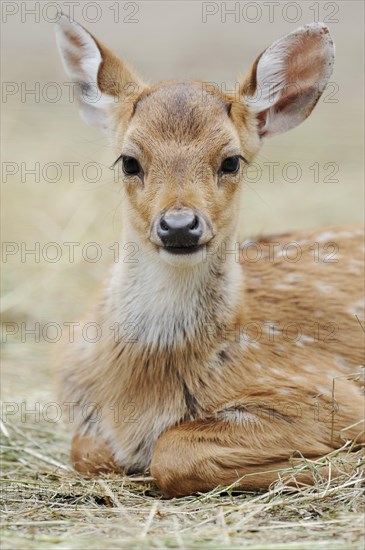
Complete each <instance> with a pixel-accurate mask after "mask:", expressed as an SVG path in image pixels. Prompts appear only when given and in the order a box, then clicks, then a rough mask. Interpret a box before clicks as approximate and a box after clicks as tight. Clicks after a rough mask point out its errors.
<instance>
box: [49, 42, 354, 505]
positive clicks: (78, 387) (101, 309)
mask: <svg viewBox="0 0 365 550" xmlns="http://www.w3.org/2000/svg"><path fill="white" fill-rule="evenodd" d="M98 46H99V48H100V50H101V52H102V55H103V59H104V62H103V65H102V67H103V70H102V71H101V72H100V73H99V86H100V88H101V89H102V91H103V92H107V93H110V94H114V93H115V86H116V84H115V82H114V80H113V79H112V80H113V83H112V84H110V82H111V75H115V74H119V72H121V73H122V76H120V79H121V81H122V82H125V81H126V80H128V79H129V78H130V77H131V74H130V72H129V69H128V74H127V75H126V74H124V71H126V70H127V69H126V68H125V66H124V65H119V66H117V67H116V63H117V62H116V58H115V56H113V57H112V58H109V57H108V56H109V54H108V53H107V50H106V49H105V48H104V47H103V46H102V45H101V44H100V43H98ZM318 47H319V46H318ZM313 48H314V50H316V45H315V44H313ZM316 51H317V50H316ZM317 54H318V55H317V57H316V60H317V61H316V66H317V65H318V64H320V63H319V61H318V56H319V53H318V52H317ZM319 57H320V56H319ZM108 60H109V61H108ZM300 60H301V63H302V59H301V58H300ZM256 65H257V62H256ZM256 65H255V66H254V67H256ZM294 65H295V64H294ZM110 66H111V67H112V69H110V70H109V71H108V70H107V69H108V67H110ZM292 70H293V71H294V72H295V70H296V69H295V66H294V68H293V69H292ZM304 72H305V71H304V69H303V71H302V73H301V75H300V78H304V77H303V74H304ZM254 75H255V68H254V70H253V71H251V73H250V76H249V77H248V80H246V81H245V82H244V83H242V86H241V89H242V90H250V89H255V87H256V82H254V81H253V79H254V78H255V76H254ZM305 78H307V75H305ZM206 92H207V90H206V89H205V86H204V84H203V83H199V82H175V81H172V82H163V83H160V84H158V85H154V86H151V87H148V86H145V87H144V88H143V90H141V91H140V93H138V94H137V95H136V96H135V97H134V98H133V101H132V104H131V103H129V104H128V107H126V105H125V103H124V102H123V101H122V99H123V97H119V100H120V102H119V103H118V104H117V105H116V106H115V107H113V109H112V110H111V117H112V121H113V122H112V127H113V128H114V129H115V133H114V134H113V135H114V143H115V150H116V152H117V154H118V156H119V155H120V154H121V152H122V153H123V154H126V155H130V156H134V157H137V158H138V160H139V162H140V164H141V165H142V166H143V175H142V176H141V177H140V176H134V177H125V176H122V179H123V180H124V190H125V200H124V207H123V235H122V239H121V250H122V249H123V246H124V245H128V243H130V242H135V243H137V244H138V247H139V252H140V255H139V257H138V258H139V259H138V262H137V263H133V262H132V263H123V262H122V261H121V262H119V263H118V264H117V265H116V266H114V268H113V271H112V273H111V275H110V277H109V278H108V281H107V283H106V286H105V288H104V290H103V293H102V296H101V299H100V301H99V304H98V306H97V307H96V309H95V310H94V312H93V313H92V314H91V315H90V316H89V318H88V320H89V321H94V322H98V323H99V325H100V327H101V328H102V338H101V339H100V340H99V341H98V342H96V343H94V344H93V343H88V342H85V341H84V340H83V338H82V335H81V332H80V333H79V334H78V335H77V337H76V340H75V342H74V343H67V345H65V349H64V354H63V357H62V364H61V365H60V367H59V380H60V388H61V392H60V395H61V400H62V402H73V403H75V405H76V407H75V410H76V415H75V419H74V422H73V430H74V433H75V436H74V439H73V447H72V460H73V463H74V465H75V467H76V468H77V469H78V470H79V471H81V472H87V471H88V472H98V471H100V470H104V469H105V468H106V469H117V468H121V467H123V468H125V469H126V471H128V472H134V471H141V470H142V471H143V470H144V469H146V468H148V467H151V472H152V475H153V476H154V477H155V478H156V480H157V483H158V484H159V486H160V487H161V489H162V490H163V491H164V493H165V494H166V495H168V496H179V495H186V494H190V493H193V492H197V491H207V490H210V489H212V488H213V487H215V486H217V485H228V484H231V483H233V482H234V481H236V480H237V479H239V478H241V477H243V479H242V481H241V482H240V487H241V488H245V489H250V490H251V489H257V488H262V487H267V486H268V485H269V484H270V483H271V482H272V481H274V480H275V479H276V478H277V475H278V474H277V471H276V470H278V469H280V468H285V467H289V466H290V464H291V459H290V457H291V456H292V455H293V454H295V453H296V451H299V452H300V453H302V454H303V455H304V456H305V457H308V458H317V457H320V456H322V455H324V454H326V453H329V452H331V451H333V450H334V449H337V448H339V447H340V446H341V445H342V443H343V441H344V440H346V439H353V440H356V441H363V434H362V426H361V425H360V424H356V423H358V422H359V421H360V420H361V418H362V416H363V412H364V399H363V395H361V392H360V388H359V386H360V381H359V379H357V380H356V379H355V380H354V379H353V378H354V377H351V376H350V375H352V374H353V373H356V372H358V371H359V366H360V365H361V364H362V362H363V355H362V343H363V339H364V333H363V328H362V327H361V323H359V319H360V321H361V320H362V317H361V316H359V315H360V308H361V300H362V297H363V290H364V289H363V283H362V278H361V274H362V271H363V266H362V264H361V262H360V258H361V257H362V254H363V248H362V247H363V232H362V230H361V228H358V227H352V228H341V227H340V228H331V229H321V230H315V231H307V232H302V233H299V232H295V233H288V234H286V235H280V236H271V237H268V238H265V239H264V238H262V239H259V240H258V241H257V244H258V245H259V246H260V247H261V250H263V251H265V254H266V255H265V254H264V255H263V256H262V257H261V258H260V259H259V260H258V261H250V260H249V259H248V258H247V248H245V246H244V245H242V247H241V250H240V251H239V250H238V248H236V255H234V254H233V253H230V251H232V250H234V249H235V246H236V240H237V238H236V233H237V226H238V220H239V201H240V198H239V197H240V194H241V187H242V179H243V171H241V174H240V176H239V177H237V176H234V177H233V176H229V175H225V176H222V177H219V176H217V172H218V170H219V167H220V165H221V163H222V160H224V158H225V157H227V156H231V155H236V154H242V155H243V156H244V157H245V158H246V159H247V160H248V161H251V160H252V159H253V158H254V155H255V154H256V153H257V151H258V150H259V147H260V145H261V142H260V138H259V133H258V122H257V120H256V118H255V116H254V114H252V113H251V111H250V110H249V109H248V108H247V107H246V106H245V105H244V103H243V102H241V101H236V99H235V98H232V97H229V96H225V95H222V94H220V93H219V92H213V93H212V92H210V93H206ZM120 93H121V89H120V88H118V94H120ZM319 95H320V94H319ZM318 97H319V96H318ZM318 97H317V98H316V99H315V101H317V100H318ZM309 110H310V109H309ZM172 207H173V208H179V207H190V208H194V209H196V210H197V211H199V212H200V213H202V215H204V216H205V217H206V219H207V220H209V224H210V227H211V231H212V236H213V237H212V239H211V240H210V241H209V243H208V244H207V248H206V252H207V254H208V259H207V261H206V262H202V263H200V264H199V265H198V266H187V267H184V266H182V267H173V266H170V265H167V264H166V265H164V264H163V262H162V263H161V261H160V260H158V254H159V253H158V250H157V248H156V244H154V242H151V224H153V220H154V219H155V218H156V216H158V215H159V214H160V213H161V212H162V211H164V210H166V209H169V208H172ZM327 231H330V233H328V237H326V232H327ZM328 241H334V242H335V243H336V244H337V246H338V253H337V256H336V259H337V260H338V261H337V262H336V263H332V262H330V261H323V260H324V259H323V257H322V258H321V261H319V262H315V261H314V251H313V245H314V243H316V242H318V243H319V246H320V248H321V250H322V252H323V246H324V245H325V244H326V243H327V242H328ZM290 242H295V243H298V245H299V246H300V249H301V253H302V256H301V258H300V259H299V260H298V261H297V262H293V261H289V260H288V258H286V257H283V256H282V255H281V254H280V253H279V252H280V251H281V250H282V249H283V246H285V244H287V243H290ZM274 245H275V247H276V248H274V249H273V248H270V246H271V247H273V246H274ZM269 250H274V252H275V254H268V253H269ZM328 252H331V250H329V251H328ZM149 269H151V274H150V275H149V274H148V270H149ZM150 289H152V290H150ZM358 314H359V315H358ZM357 315H358V316H357ZM356 316H357V317H356ZM114 323H118V326H120V333H119V338H114V333H113V331H111V330H110V327H111V326H113V324H114ZM128 323H129V324H130V325H132V332H133V330H135V332H134V336H135V338H132V339H131V338H130V335H131V326H129V327H126V325H128ZM290 323H291V324H292V325H291V328H290V326H289V324H290ZM293 323H294V324H295V325H293ZM270 324H271V325H272V324H274V325H275V326H276V327H277V331H276V332H275V333H273V332H272V329H270V328H269V327H270ZM298 327H299V328H300V331H301V334H300V338H299V339H298V340H297V341H295V337H294V336H295V330H296V329H297V328H298ZM260 330H261V334H260ZM283 330H284V332H283ZM291 330H294V336H293V332H291ZM318 330H319V332H318ZM250 331H251V332H250ZM257 331H259V333H257ZM316 331H317V332H316ZM171 335H173V337H171ZM255 336H256V338H255ZM351 378H352V379H351ZM90 403H94V405H95V409H96V413H97V414H96V417H97V418H96V419H93V418H92V417H90V414H89V415H84V414H83V409H84V408H85V407H86V406H88V404H90ZM349 426H352V427H350V428H349ZM253 474H258V475H253ZM301 480H302V481H305V482H309V481H310V476H309V475H308V474H305V475H303V476H302V478H301Z"/></svg>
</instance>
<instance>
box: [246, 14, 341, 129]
mask: <svg viewBox="0 0 365 550" xmlns="http://www.w3.org/2000/svg"><path fill="white" fill-rule="evenodd" d="M334 54H335V47H334V44H333V41H332V39H331V36H330V34H329V30H328V28H327V27H326V26H325V25H324V24H323V23H311V24H308V25H305V26H304V27H300V28H299V29H297V30H295V31H293V32H291V33H290V34H287V35H286V36H283V37H282V38H280V39H279V40H277V41H276V42H274V43H273V44H272V45H271V46H270V47H269V48H267V50H265V51H264V52H263V53H262V54H261V55H260V56H259V57H258V58H257V59H256V61H255V63H254V64H253V66H252V68H251V71H250V73H249V75H248V76H247V77H246V79H245V80H244V82H243V83H242V85H241V90H240V91H241V94H242V95H243V97H244V102H245V103H246V104H247V105H248V106H249V107H250V109H251V110H252V111H253V112H254V113H256V116H257V120H258V129H259V133H260V136H261V137H269V136H272V135H274V134H279V133H281V132H285V131H286V130H290V128H294V127H295V126H297V125H298V124H300V123H301V122H302V121H303V120H305V119H306V118H307V117H308V116H309V115H310V113H311V111H312V109H313V108H314V106H315V105H316V103H317V101H318V100H319V98H320V97H321V94H322V92H323V90H324V89H325V87H326V84H327V82H328V79H329V77H330V76H331V74H332V69H333V63H334Z"/></svg>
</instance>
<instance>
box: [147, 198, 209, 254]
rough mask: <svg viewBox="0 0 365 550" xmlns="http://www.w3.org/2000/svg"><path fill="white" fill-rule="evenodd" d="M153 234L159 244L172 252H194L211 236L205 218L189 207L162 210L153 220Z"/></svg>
mask: <svg viewBox="0 0 365 550" xmlns="http://www.w3.org/2000/svg"><path fill="white" fill-rule="evenodd" d="M153 234H154V235H155V236H156V237H157V240H158V241H159V245H160V246H162V247H163V248H164V249H165V250H167V251H168V252H171V253H174V254H188V253H190V252H194V251H195V250H197V249H198V248H199V247H200V245H202V244H204V243H205V242H207V241H208V240H210V238H211V236H212V235H211V231H210V230H209V228H208V224H207V222H206V220H205V219H204V218H203V216H202V215H201V214H200V213H198V212H196V211H194V210H193V209H191V208H171V209H169V210H167V211H165V212H163V213H162V214H161V215H160V216H159V217H158V218H157V219H156V220H155V223H154V227H153V229H152V234H151V237H152V235H153ZM152 240H154V239H153V238H152ZM156 244H157V243H156Z"/></svg>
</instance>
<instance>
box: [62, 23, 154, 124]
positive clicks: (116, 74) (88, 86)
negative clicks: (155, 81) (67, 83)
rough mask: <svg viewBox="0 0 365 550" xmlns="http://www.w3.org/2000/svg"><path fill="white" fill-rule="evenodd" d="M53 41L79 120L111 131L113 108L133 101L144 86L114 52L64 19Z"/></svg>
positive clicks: (82, 29)
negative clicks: (70, 84)
mask: <svg viewBox="0 0 365 550" xmlns="http://www.w3.org/2000/svg"><path fill="white" fill-rule="evenodd" d="M56 39H57V44H58V48H59V51H60V54H61V57H62V61H63V64H64V67H65V70H66V73H67V75H68V77H69V78H70V80H71V82H73V83H74V84H75V85H76V86H75V88H76V94H77V98H78V100H79V106H80V113H81V116H82V118H83V119H84V120H85V121H86V122H88V123H89V124H92V125H94V126H99V127H100V128H102V129H104V130H110V129H111V126H112V121H111V120H110V115H111V113H112V107H113V105H114V106H115V105H116V104H118V103H120V102H123V101H127V100H128V99H129V100H133V99H134V98H136V97H137V96H138V95H139V94H140V93H141V92H142V90H143V88H144V87H145V86H144V84H143V83H142V82H141V81H140V79H139V78H138V77H137V76H136V75H135V74H134V73H133V72H132V71H131V69H129V67H127V65H126V64H125V63H124V62H123V61H121V60H120V59H119V58H118V57H117V56H116V55H114V54H113V52H111V51H110V50H108V48H106V47H105V46H104V45H103V44H102V43H101V42H99V41H97V40H96V39H95V38H94V37H93V36H92V35H91V34H90V33H89V32H88V31H87V30H85V29H84V28H83V27H82V26H81V25H79V24H78V23H76V22H75V21H72V20H71V19H69V18H68V17H67V16H66V15H61V16H60V18H59V21H58V23H57V26H56Z"/></svg>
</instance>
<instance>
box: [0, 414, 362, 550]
mask: <svg viewBox="0 0 365 550" xmlns="http://www.w3.org/2000/svg"><path fill="white" fill-rule="evenodd" d="M2 430H3V437H4V446H3V458H2V460H3V467H4V474H3V480H2V481H3V493H2V496H3V501H4V502H3V506H4V523H3V534H2V543H3V545H2V548H3V549H4V550H5V549H7V548H9V549H10V548H24V549H25V548H27V549H28V548H29V549H33V548H34V549H35V548H37V549H38V548H39V549H43V548H53V547H55V546H57V548H64V549H66V548H67V549H83V548H90V549H94V548H95V549H97V548H242V547H244V548H249V549H251V550H253V549H259V548H267V549H270V550H271V549H272V550H274V549H275V550H276V549H279V548H283V549H286V550H289V549H293V550H294V549H295V550H299V549H327V548H329V547H331V548H339V549H340V548H341V549H343V548H346V549H350V548H362V536H363V526H364V518H363V512H364V507H365V506H364V501H363V500H361V499H362V497H363V492H364V488H363V482H364V469H363V468H362V467H361V466H362V464H363V456H361V451H359V452H357V453H356V455H355V456H356V458H357V463H358V467H357V468H356V469H355V470H354V471H353V472H352V474H351V475H350V474H348V473H345V471H344V473H343V474H342V475H341V476H340V478H338V479H336V481H330V482H327V481H324V480H323V479H322V478H321V477H320V476H319V475H317V474H318V472H317V467H318V463H307V464H306V465H304V466H302V467H301V469H303V468H309V469H312V471H313V475H314V477H317V481H316V483H315V485H314V486H313V487H298V488H297V489H295V490H294V489H293V488H290V487H289V486H288V480H290V479H292V476H291V475H290V474H288V473H283V480H282V481H279V482H278V483H277V484H276V485H275V486H274V487H273V488H272V490H270V491H268V492H266V493H262V494H250V493H241V494H235V495H234V496H233V494H232V491H233V488H230V489H228V490H225V491H222V490H219V489H216V490H214V491H211V492H210V493H208V494H205V495H199V496H196V497H188V498H182V499H174V500H165V499H164V498H163V497H162V496H161V494H160V492H159V490H158V489H157V488H156V486H155V485H154V483H153V480H152V478H150V477H134V478H133V477H120V476H111V475H109V476H102V477H99V478H96V479H95V478H94V479H91V480H86V479H84V478H82V477H80V476H79V475H77V474H75V472H73V471H72V470H71V469H70V466H69V464H68V459H67V443H66V436H65V434H64V433H63V432H62V431H61V430H57V431H55V430H54V429H52V428H50V427H49V425H44V424H32V423H27V424H22V425H20V424H13V423H10V424H6V425H4V424H3V426H2ZM325 461H326V462H327V464H328V466H329V467H331V466H332V467H333V464H337V466H338V465H340V467H342V459H339V458H336V457H335V456H331V457H328V458H327V459H326V460H325ZM322 463H323V462H322Z"/></svg>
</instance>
